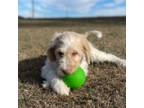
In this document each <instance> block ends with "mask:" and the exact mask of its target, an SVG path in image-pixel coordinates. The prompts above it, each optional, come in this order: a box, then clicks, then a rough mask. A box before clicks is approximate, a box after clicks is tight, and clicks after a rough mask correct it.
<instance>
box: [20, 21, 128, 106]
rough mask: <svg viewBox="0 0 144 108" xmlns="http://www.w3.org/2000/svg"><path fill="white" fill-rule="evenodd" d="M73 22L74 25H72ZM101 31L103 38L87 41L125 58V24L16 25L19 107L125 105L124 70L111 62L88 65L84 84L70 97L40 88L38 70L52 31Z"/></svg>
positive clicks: (62, 23)
mask: <svg viewBox="0 0 144 108" xmlns="http://www.w3.org/2000/svg"><path fill="white" fill-rule="evenodd" d="M73 23H74V25H73ZM94 29H96V30H100V31H102V32H103V36H104V37H103V38H102V39H100V40H98V39H96V38H95V37H89V40H90V41H91V42H92V43H93V44H94V45H95V46H96V47H97V48H99V49H101V50H103V51H106V52H109V53H112V54H115V55H117V56H119V57H121V58H125V56H126V49H125V45H126V42H125V39H126V38H125V35H126V34H125V30H126V29H125V23H119V22H115V23H112V22H103V23H98V22H86V23H85V22H71V21H69V22H66V23H65V22H61V24H60V25H59V24H56V25H55V22H53V24H51V25H48V24H47V25H45V26H42V25H41V26H40V27H39V26H33V25H31V26H20V27H19V33H18V34H19V55H18V57H19V63H18V66H19V69H18V71H19V75H18V77H19V93H18V97H19V99H18V103H19V108H81V107H82V108H125V107H126V97H125V95H126V92H125V91H126V87H125V81H126V78H125V69H123V68H122V67H120V66H116V65H115V64H111V63H101V64H91V65H90V68H89V69H90V71H91V73H90V74H89V76H88V78H87V81H86V83H85V85H84V86H83V87H82V88H80V89H77V90H73V91H72V92H71V93H70V95H69V96H60V95H58V94H56V93H55V92H53V91H52V90H51V89H43V88H42V87H41V78H40V69H41V67H42V66H43V64H44V60H45V58H46V56H45V54H46V50H47V47H48V42H49V40H50V38H51V37H52V34H53V33H54V32H58V31H66V30H69V31H76V32H79V33H84V32H85V31H89V30H94Z"/></svg>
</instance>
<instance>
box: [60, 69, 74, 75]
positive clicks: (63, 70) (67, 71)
mask: <svg viewBox="0 0 144 108" xmlns="http://www.w3.org/2000/svg"><path fill="white" fill-rule="evenodd" d="M61 70H62V72H63V73H64V74H71V73H72V68H66V69H61Z"/></svg>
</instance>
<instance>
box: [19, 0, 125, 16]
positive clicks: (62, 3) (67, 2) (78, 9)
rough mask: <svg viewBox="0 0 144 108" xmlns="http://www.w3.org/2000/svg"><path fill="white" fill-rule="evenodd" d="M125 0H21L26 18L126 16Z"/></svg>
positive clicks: (21, 10) (22, 10)
mask: <svg viewBox="0 0 144 108" xmlns="http://www.w3.org/2000/svg"><path fill="white" fill-rule="evenodd" d="M125 8H126V2H125V0H19V1H18V14H19V16H20V17H24V18H59V17H64V18H67V17H104V16H125V15H126V12H125V11H126V9H125Z"/></svg>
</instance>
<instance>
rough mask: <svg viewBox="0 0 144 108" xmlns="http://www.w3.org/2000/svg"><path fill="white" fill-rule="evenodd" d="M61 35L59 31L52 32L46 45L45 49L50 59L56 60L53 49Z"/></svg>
mask: <svg viewBox="0 0 144 108" xmlns="http://www.w3.org/2000/svg"><path fill="white" fill-rule="evenodd" d="M61 35H62V33H60V32H56V33H54V35H53V38H52V39H51V41H50V43H49V45H48V46H49V47H48V50H47V56H48V58H49V60H50V61H56V56H55V50H56V47H57V46H56V44H57V41H58V40H59V38H60V36H61Z"/></svg>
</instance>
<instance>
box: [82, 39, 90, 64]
mask: <svg viewBox="0 0 144 108" xmlns="http://www.w3.org/2000/svg"><path fill="white" fill-rule="evenodd" d="M82 48H83V52H84V54H85V57H86V61H87V63H88V64H89V63H90V47H89V42H88V40H87V39H86V38H84V37H83V39H82Z"/></svg>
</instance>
